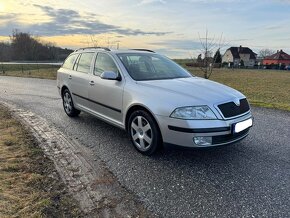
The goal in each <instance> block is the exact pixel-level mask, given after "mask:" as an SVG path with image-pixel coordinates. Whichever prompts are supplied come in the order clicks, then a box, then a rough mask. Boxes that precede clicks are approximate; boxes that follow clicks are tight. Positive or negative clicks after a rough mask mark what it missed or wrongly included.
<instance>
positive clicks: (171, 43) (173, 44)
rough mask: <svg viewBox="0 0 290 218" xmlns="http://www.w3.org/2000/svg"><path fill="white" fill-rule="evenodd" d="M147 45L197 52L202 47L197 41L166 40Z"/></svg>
mask: <svg viewBox="0 0 290 218" xmlns="http://www.w3.org/2000/svg"><path fill="white" fill-rule="evenodd" d="M148 44H149V45H154V46H160V47H163V48H167V49H176V50H197V49H201V48H202V45H201V44H200V42H199V41H193V40H166V41H158V42H151V43H148Z"/></svg>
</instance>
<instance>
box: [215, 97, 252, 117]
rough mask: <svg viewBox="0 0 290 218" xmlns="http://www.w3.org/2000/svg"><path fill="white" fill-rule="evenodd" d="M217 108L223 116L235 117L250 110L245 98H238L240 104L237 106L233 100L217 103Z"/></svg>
mask: <svg viewBox="0 0 290 218" xmlns="http://www.w3.org/2000/svg"><path fill="white" fill-rule="evenodd" d="M218 108H219V109H220V111H221V112H222V114H223V115H224V117H225V118H229V117H235V116H238V115H241V114H244V113H246V112H248V111H249V110H250V106H249V103H248V101H247V99H245V98H244V99H241V100H240V106H237V105H236V104H235V103H234V102H228V103H224V104H220V105H218Z"/></svg>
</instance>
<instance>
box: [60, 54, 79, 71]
mask: <svg viewBox="0 0 290 218" xmlns="http://www.w3.org/2000/svg"><path fill="white" fill-rule="evenodd" d="M77 56H78V55H77V54H72V55H70V56H68V57H67V59H65V61H64V63H63V65H62V67H63V68H66V69H70V70H72V69H73V66H74V63H75V60H76V58H77Z"/></svg>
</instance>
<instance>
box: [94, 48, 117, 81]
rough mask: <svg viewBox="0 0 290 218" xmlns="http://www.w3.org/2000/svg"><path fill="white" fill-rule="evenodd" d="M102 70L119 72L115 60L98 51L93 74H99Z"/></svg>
mask: <svg viewBox="0 0 290 218" xmlns="http://www.w3.org/2000/svg"><path fill="white" fill-rule="evenodd" d="M104 71H113V72H116V73H118V72H119V71H118V68H117V66H116V64H115V62H114V61H113V59H112V58H111V57H110V56H109V55H107V54H105V53H99V54H98V56H97V59H96V63H95V68H94V74H95V75H97V76H100V75H101V74H102V73H103V72H104Z"/></svg>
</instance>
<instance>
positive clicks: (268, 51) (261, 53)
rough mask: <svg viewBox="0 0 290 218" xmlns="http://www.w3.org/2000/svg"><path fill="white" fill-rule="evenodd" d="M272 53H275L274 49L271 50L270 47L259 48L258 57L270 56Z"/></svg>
mask: <svg viewBox="0 0 290 218" xmlns="http://www.w3.org/2000/svg"><path fill="white" fill-rule="evenodd" d="M272 54H275V51H274V50H271V49H268V48H265V49H261V50H260V51H259V57H261V58H265V57H267V56H270V55H272Z"/></svg>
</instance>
